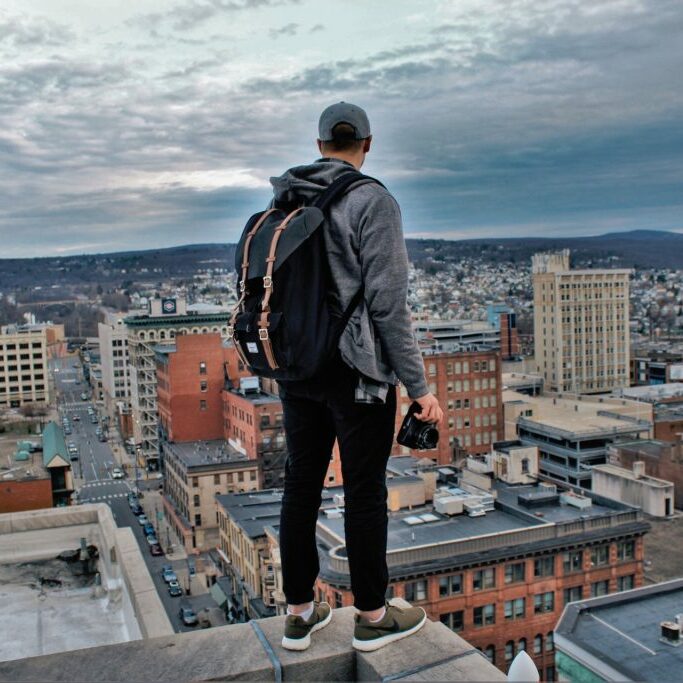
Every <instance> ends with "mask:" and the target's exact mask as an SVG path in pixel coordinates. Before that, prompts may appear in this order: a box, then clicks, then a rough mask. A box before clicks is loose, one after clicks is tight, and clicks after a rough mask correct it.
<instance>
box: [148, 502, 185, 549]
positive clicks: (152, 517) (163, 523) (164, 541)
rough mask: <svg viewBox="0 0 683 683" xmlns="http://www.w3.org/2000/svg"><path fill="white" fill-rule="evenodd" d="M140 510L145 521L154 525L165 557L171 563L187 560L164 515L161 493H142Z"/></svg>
mask: <svg viewBox="0 0 683 683" xmlns="http://www.w3.org/2000/svg"><path fill="white" fill-rule="evenodd" d="M140 504H141V505H142V509H143V510H144V511H145V514H146V515H147V519H149V521H150V522H152V524H153V525H154V528H155V529H156V530H157V538H158V539H159V541H160V542H161V547H162V548H163V549H164V552H165V554H166V557H167V558H168V559H169V560H171V561H172V562H173V561H176V560H187V553H186V552H185V548H184V546H183V544H182V543H181V541H180V539H179V538H178V536H177V535H176V533H175V531H174V530H173V529H172V528H171V526H170V524H168V522H167V520H166V516H165V515H164V506H163V503H162V501H161V493H159V491H154V490H152V491H147V490H143V491H142V498H141V499H140Z"/></svg>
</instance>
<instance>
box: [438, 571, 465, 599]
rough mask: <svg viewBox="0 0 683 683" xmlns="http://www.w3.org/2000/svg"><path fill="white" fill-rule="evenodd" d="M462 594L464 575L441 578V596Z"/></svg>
mask: <svg viewBox="0 0 683 683" xmlns="http://www.w3.org/2000/svg"><path fill="white" fill-rule="evenodd" d="M456 593H462V574H451V575H450V576H442V577H440V578H439V595H440V596H441V597H444V596H446V595H454V594H456Z"/></svg>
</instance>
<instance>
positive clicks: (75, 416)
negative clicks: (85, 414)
mask: <svg viewBox="0 0 683 683" xmlns="http://www.w3.org/2000/svg"><path fill="white" fill-rule="evenodd" d="M71 419H72V420H73V421H74V422H80V421H81V416H80V415H79V414H78V413H74V415H73V417H72V418H71Z"/></svg>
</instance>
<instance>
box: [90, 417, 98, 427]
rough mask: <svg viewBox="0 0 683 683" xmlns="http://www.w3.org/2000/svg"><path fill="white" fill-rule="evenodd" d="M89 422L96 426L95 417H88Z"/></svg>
mask: <svg viewBox="0 0 683 683" xmlns="http://www.w3.org/2000/svg"><path fill="white" fill-rule="evenodd" d="M90 422H91V423H92V424H94V425H96V424H97V415H91V416H90Z"/></svg>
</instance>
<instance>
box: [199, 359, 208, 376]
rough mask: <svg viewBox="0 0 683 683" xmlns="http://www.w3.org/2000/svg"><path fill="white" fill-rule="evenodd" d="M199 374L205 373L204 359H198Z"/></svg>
mask: <svg viewBox="0 0 683 683" xmlns="http://www.w3.org/2000/svg"><path fill="white" fill-rule="evenodd" d="M199 374H200V375H205V374H206V361H203V360H202V361H199Z"/></svg>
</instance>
